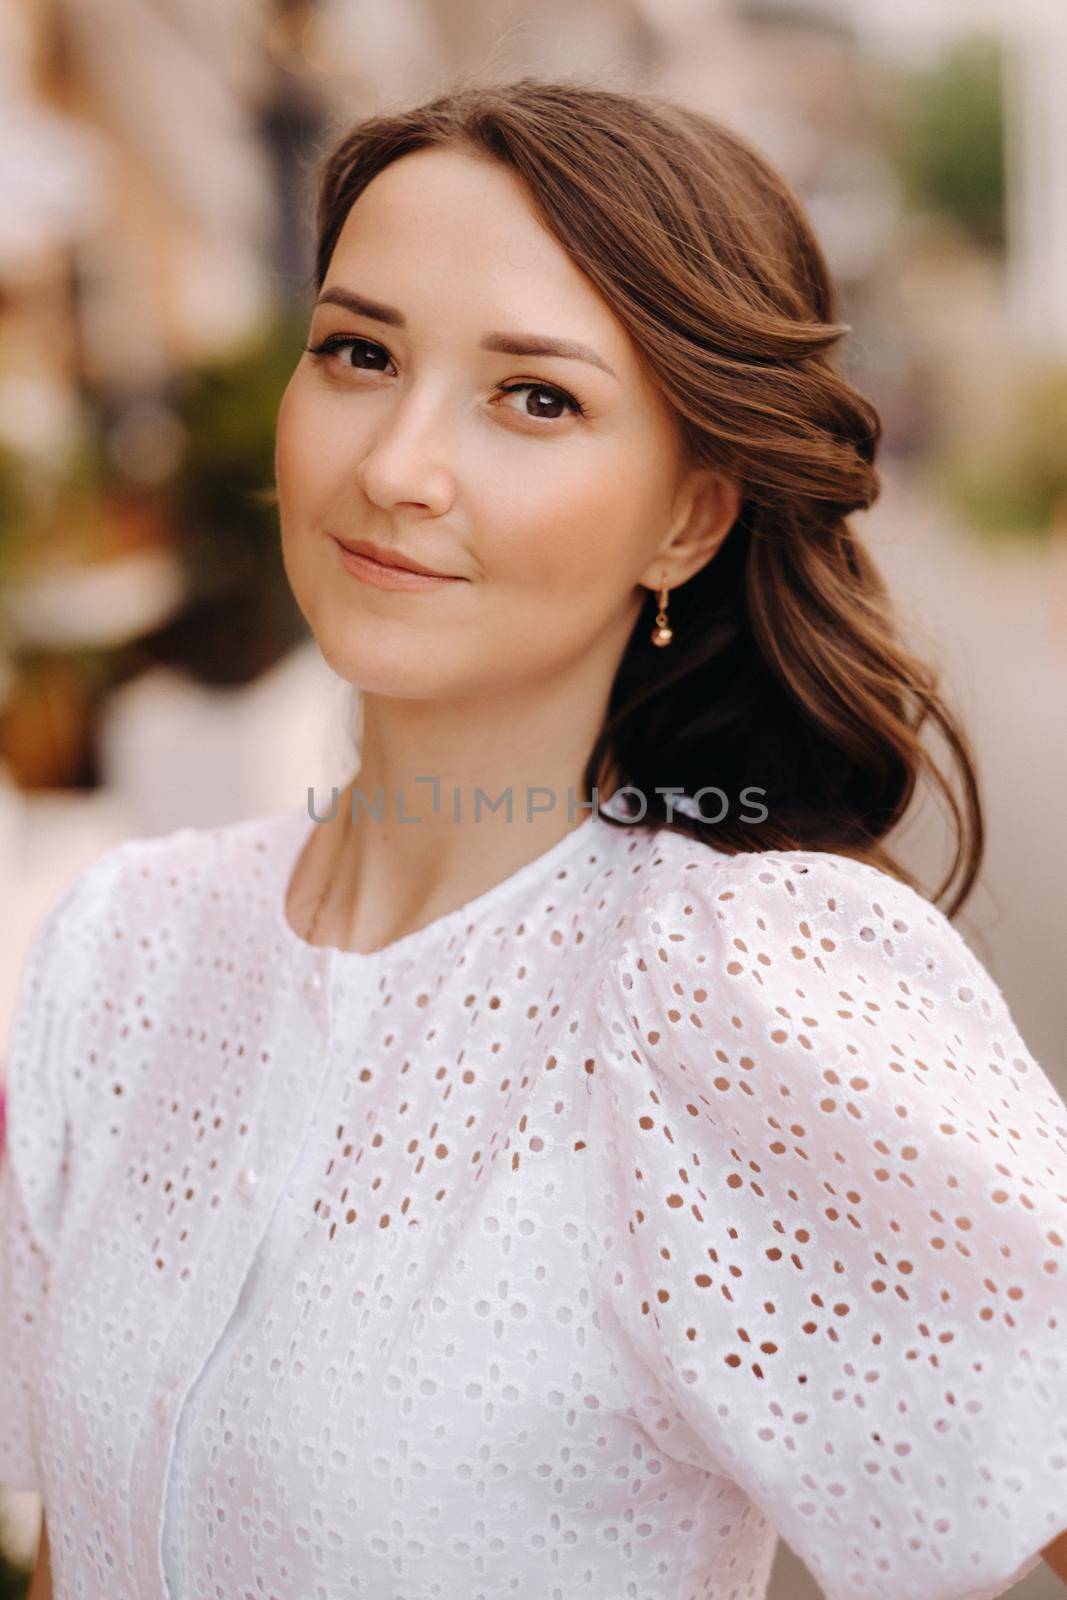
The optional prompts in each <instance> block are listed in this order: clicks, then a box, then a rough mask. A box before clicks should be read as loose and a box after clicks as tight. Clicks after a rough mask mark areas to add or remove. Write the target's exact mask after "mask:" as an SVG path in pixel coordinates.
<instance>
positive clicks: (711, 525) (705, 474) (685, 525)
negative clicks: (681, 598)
mask: <svg viewBox="0 0 1067 1600" xmlns="http://www.w3.org/2000/svg"><path fill="white" fill-rule="evenodd" d="M675 503H676V505H677V507H678V511H677V515H676V517H675V519H674V523H673V526H672V531H671V532H670V533H669V534H668V536H667V538H666V539H665V540H664V542H663V544H662V545H660V548H659V552H658V554H657V555H656V556H655V557H654V558H653V560H652V561H651V562H650V563H649V565H648V567H646V569H645V571H644V572H643V573H642V574H641V576H640V577H639V578H638V580H637V581H638V582H639V583H642V584H645V585H646V586H647V587H648V588H650V589H658V588H659V586H660V584H661V582H662V581H663V577H664V574H666V578H667V583H668V586H669V587H670V588H672V589H676V588H677V587H678V585H679V584H681V583H685V581H686V579H687V578H691V577H692V576H693V574H694V573H695V572H699V571H700V569H701V567H704V566H706V565H707V563H708V562H709V561H710V560H711V558H712V556H713V555H714V554H715V552H716V551H717V550H718V548H719V546H720V545H721V544H722V542H723V540H724V539H725V538H726V535H727V534H728V533H729V531H730V529H731V528H732V527H733V525H734V523H735V522H736V521H737V517H738V513H739V512H740V510H741V489H740V485H739V484H737V483H736V482H735V481H734V480H733V479H732V478H729V477H727V475H726V474H725V473H724V472H721V471H719V470H718V469H717V468H713V467H694V468H693V469H692V470H691V471H690V472H689V473H688V475H687V477H686V479H685V482H684V483H683V485H682V487H681V489H680V490H679V492H678V495H677V497H676V501H675Z"/></svg>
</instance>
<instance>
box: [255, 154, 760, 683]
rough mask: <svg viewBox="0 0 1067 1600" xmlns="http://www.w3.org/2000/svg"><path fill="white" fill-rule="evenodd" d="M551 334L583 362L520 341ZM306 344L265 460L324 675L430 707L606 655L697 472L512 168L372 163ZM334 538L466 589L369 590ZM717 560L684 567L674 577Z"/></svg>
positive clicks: (676, 565) (439, 158)
mask: <svg viewBox="0 0 1067 1600" xmlns="http://www.w3.org/2000/svg"><path fill="white" fill-rule="evenodd" d="M542 336H543V337H542ZM549 339H551V340H552V341H561V342H566V343H567V344H569V345H571V346H573V347H574V352H573V353H572V354H568V355H564V354H562V353H560V352H559V351H556V352H552V353H540V352H539V351H538V352H537V353H535V352H534V350H533V349H532V348H531V347H532V346H537V345H542V344H544V343H546V342H547V341H548V340H549ZM308 343H309V345H310V346H312V347H313V348H315V349H319V350H320V351H321V352H322V353H321V354H319V355H313V354H310V353H305V354H304V355H303V357H302V358H301V360H300V362H299V363H298V365H297V367H296V370H295V372H294V373H293V376H292V378H291V380H290V382H289V384H288V387H287V388H286V391H285V394H284V396H283V399H282V402H281V407H280V409H279V413H278V426H277V440H276V455H275V466H276V474H277V490H278V503H279V513H280V520H281V534H282V550H283V556H284V560H285V567H286V572H287V574H288V578H289V582H290V584H291V586H292V589H293V593H294V595H295V597H296V600H297V603H298V604H299V606H300V608H301V610H302V612H303V614H304V616H305V618H306V619H307V622H308V624H309V626H310V628H311V629H312V632H313V633H314V635H315V638H316V640H317V642H318V645H319V648H320V649H321V651H322V653H323V655H324V657H325V658H326V660H327V661H328V663H329V664H330V666H331V667H332V668H333V670H334V671H335V672H337V673H338V674H339V675H340V676H341V677H342V678H345V679H347V680H348V681H349V682H351V683H353V684H356V685H359V686H360V687H361V688H363V689H366V690H369V691H371V692H373V693H381V694H385V695H396V696H399V697H405V698H408V697H410V698H424V697H425V698H438V697H442V696H463V695H477V694H483V693H486V692H495V691H502V690H507V689H509V688H516V687H521V686H523V685H524V684H531V685H533V684H537V683H539V682H543V681H545V678H546V675H548V674H553V673H556V672H565V671H566V670H567V668H568V666H569V665H572V664H574V663H575V662H576V661H577V659H578V658H579V657H581V656H582V655H583V654H586V653H588V652H590V651H597V650H599V651H601V652H607V653H608V656H609V657H610V659H611V660H612V661H613V662H614V663H616V664H617V661H618V658H619V657H620V656H621V653H622V650H623V649H624V647H625V644H626V640H627V637H628V635H629V633H630V631H631V628H632V626H633V623H634V620H635V618H636V616H637V613H638V610H639V608H640V605H641V602H642V600H643V598H644V592H645V591H644V590H643V589H642V588H639V587H638V585H640V584H646V585H648V586H649V587H658V585H659V581H660V575H661V565H662V564H661V563H660V561H659V560H658V559H657V555H658V552H659V550H660V548H661V546H663V545H664V543H665V541H666V539H667V538H668V536H669V535H670V534H671V532H672V529H673V527H674V526H675V524H677V522H678V518H679V508H680V507H681V508H682V510H683V512H684V504H683V502H684V498H685V497H684V490H685V488H686V486H687V485H689V484H690V483H691V481H692V480H691V475H687V474H685V472H684V468H683V465H682V460H681V455H680V436H679V433H678V430H677V425H676V423H675V420H674V418H673V416H672V414H671V413H670V411H669V409H668V408H667V407H666V405H665V403H664V402H663V401H662V400H661V399H660V398H659V396H658V395H657V394H656V392H655V391H654V390H653V388H652V387H651V385H650V383H649V382H648V380H647V379H646V377H645V376H644V374H643V372H642V371H641V369H640V367H639V365H638V361H637V358H636V354H635V351H634V348H633V345H632V342H631V340H630V338H629V335H628V334H627V333H626V331H625V330H624V328H623V327H622V325H621V324H620V323H619V322H618V321H617V319H616V318H615V316H614V314H613V313H612V311H611V310H609V308H608V306H607V305H606V304H605V302H604V301H603V300H602V299H601V298H600V296H599V295H598V293H597V292H596V290H595V289H594V288H593V287H592V285H591V284H590V283H589V282H588V281H587V280H586V278H585V277H584V276H583V275H582V273H581V272H580V271H579V270H578V268H577V267H576V266H575V265H574V263H573V262H572V261H571V259H570V257H569V256H568V255H567V254H566V252H565V251H564V250H563V249H562V248H561V247H560V245H559V244H557V243H556V241H555V239H554V238H553V237H552V235H551V234H549V233H548V232H547V231H546V230H545V228H544V227H543V226H542V224H541V223H540V222H539V221H538V219H537V217H536V216H535V215H534V213H533V211H532V210H531V208H530V205H529V203H528V201H527V200H526V198H525V195H524V192H523V190H522V188H521V186H520V184H519V183H518V181H517V180H516V179H514V178H513V177H512V176H511V174H510V172H509V171H508V170H507V169H506V168H505V167H503V166H501V165H498V164H495V163H492V162H489V161H485V160H480V159H477V158H474V157H471V156H468V155H464V154H460V153H458V152H456V151H450V150H420V151H418V152H415V153H413V154H411V155H408V156H405V157H403V158H401V159H400V160H398V161H396V162H394V163H393V164H392V165H391V166H389V167H388V168H387V169H386V170H385V171H384V172H382V173H380V174H379V175H378V176H377V177H376V178H375V179H374V180H373V181H372V182H371V183H370V184H369V185H368V187H367V189H366V190H365V191H364V192H363V194H362V195H361V196H360V198H359V199H358V200H357V201H356V203H355V205H353V207H352V209H351V210H350V212H349V214H348V217H347V219H346V221H345V224H344V227H343V229H342V231H341V234H340V237H339V239H338V241H337V245H336V248H335V249H334V253H333V257H332V260H331V262H330V267H329V272H328V274H327V277H326V281H325V283H324V284H323V288H322V292H321V293H320V296H319V300H318V302H317V304H316V306H315V309H314V313H313V316H312V321H311V326H310V330H309V335H308ZM505 344H508V345H510V348H509V349H504V348H501V347H502V346H503V345H505ZM579 346H581V347H583V351H584V353H583V354H579V353H578V347H579ZM517 350H519V351H520V353H516V351H517ZM578 407H580V408H581V409H580V410H579V409H578ZM722 520H723V526H722V531H723V532H725V529H726V527H727V526H728V524H729V522H730V521H732V514H728V515H726V516H725V517H724V519H722ZM338 539H342V540H347V541H349V542H351V541H354V540H361V539H365V540H369V541H371V542H373V543H374V544H375V545H377V546H381V547H384V548H385V549H387V550H389V551H392V552H396V553H398V554H401V555H404V556H407V557H409V558H411V559H412V560H414V561H417V562H419V563H421V564H422V565H423V566H426V567H430V568H432V569H434V570H435V571H437V572H440V573H446V574H449V575H450V576H451V577H453V578H454V580H455V581H453V582H449V583H444V584H439V585H435V586H433V587H430V588H424V589H411V590H406V589H383V588H378V587H373V586H371V585H370V584H369V583H366V582H364V581H362V580H361V579H360V578H359V577H357V576H355V575H354V574H353V573H352V571H351V570H350V568H349V566H348V565H346V564H345V560H344V558H343V556H342V552H341V548H340V546H339V544H338V542H337V540H338ZM707 553H708V552H707V551H705V552H703V553H701V552H700V551H699V550H695V549H694V550H692V551H690V550H689V549H688V547H687V548H686V549H683V550H682V552H681V556H680V558H679V557H678V556H672V558H671V559H672V562H673V565H672V566H671V576H670V580H669V581H670V582H671V583H672V584H674V583H678V582H680V581H683V579H684V578H686V577H688V576H690V575H691V574H692V572H694V571H695V570H697V568H698V567H699V566H701V565H703V562H704V559H706V555H707ZM609 681H610V680H609Z"/></svg>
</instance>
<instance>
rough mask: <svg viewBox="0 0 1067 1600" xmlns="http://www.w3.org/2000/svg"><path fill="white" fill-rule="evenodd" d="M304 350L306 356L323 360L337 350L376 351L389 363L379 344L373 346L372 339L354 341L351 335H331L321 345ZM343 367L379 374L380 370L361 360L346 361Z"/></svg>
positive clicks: (386, 354)
mask: <svg viewBox="0 0 1067 1600" xmlns="http://www.w3.org/2000/svg"><path fill="white" fill-rule="evenodd" d="M304 349H305V350H306V351H307V353H308V355H310V356H315V357H318V358H320V359H323V360H325V359H328V358H329V357H330V356H333V355H336V353H337V352H338V351H339V350H344V349H349V350H360V351H366V350H371V351H377V352H378V354H379V355H380V356H382V357H384V359H385V361H386V363H388V361H389V352H388V351H387V350H384V349H383V348H382V346H381V345H380V344H375V343H374V341H373V340H372V339H354V338H353V337H352V336H351V334H337V333H335V334H331V335H330V337H329V338H328V339H323V341H322V343H321V344H315V345H311V344H306V345H305V346H304ZM344 365H345V366H347V367H353V368H355V369H356V370H358V371H370V372H380V371H381V370H382V369H381V368H380V367H377V366H373V365H368V364H366V363H365V362H363V361H362V360H360V361H356V362H351V361H346V362H344Z"/></svg>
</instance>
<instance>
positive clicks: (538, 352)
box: [315, 288, 622, 383]
mask: <svg viewBox="0 0 1067 1600" xmlns="http://www.w3.org/2000/svg"><path fill="white" fill-rule="evenodd" d="M315 305H316V306H325V305H332V306H341V307H342V308H343V309H344V310H345V311H352V312H354V313H355V314H356V316H360V317H370V318H371V319H372V320H373V321H374V322H384V323H386V324H387V325H388V326H389V327H390V328H406V327H407V323H406V322H405V321H404V317H403V315H402V313H401V312H399V311H397V309H396V307H395V306H385V305H382V304H381V302H380V301H378V300H368V299H367V297H366V295H362V294H356V292H355V291H354V290H353V289H341V288H337V289H325V290H323V292H322V294H320V295H319V297H318V299H317V300H316V301H315ZM480 348H481V349H482V350H496V351H499V352H500V353H501V354H503V355H509V356H562V357H563V359H564V360H566V361H588V362H589V363H590V365H591V366H594V367H599V368H600V370H601V372H606V373H607V374H608V375H609V377H612V378H614V379H615V380H616V381H617V382H620V383H621V381H622V380H621V379H620V378H619V375H618V373H617V372H616V371H615V370H614V369H613V368H612V367H609V366H608V364H607V362H606V361H605V360H604V358H603V356H598V355H597V353H596V351H595V350H593V349H591V348H590V347H589V345H586V344H579V343H578V342H577V341H576V340H574V339H554V338H552V337H551V336H550V335H549V334H541V333H487V334H486V335H485V337H484V339H482V341H481V344H480Z"/></svg>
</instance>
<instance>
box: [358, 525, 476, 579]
mask: <svg viewBox="0 0 1067 1600" xmlns="http://www.w3.org/2000/svg"><path fill="white" fill-rule="evenodd" d="M330 538H331V539H332V540H333V542H334V544H335V545H336V546H337V551H338V554H339V556H340V558H341V564H342V566H343V567H344V568H345V569H346V571H348V572H350V573H351V574H352V576H353V577H354V578H359V579H360V580H361V581H362V582H363V583H369V584H370V585H371V586H372V588H375V589H408V590H413V589H439V588H441V586H442V585H443V584H446V583H462V582H463V581H464V580H463V579H462V578H453V577H450V576H448V574H446V573H442V572H428V571H425V570H419V569H413V568H412V567H408V566H401V565H400V564H399V563H393V562H389V561H385V560H381V561H379V560H377V559H376V558H375V557H374V556H373V555H372V554H367V553H364V552H369V551H373V550H375V549H380V546H376V545H371V544H368V543H367V542H366V541H364V540H361V541H360V546H361V547H362V548H354V547H353V546H351V545H348V544H343V543H342V542H341V540H340V539H338V538H337V536H336V534H331V535H330ZM382 554H383V556H384V555H385V552H384V551H383V552H382Z"/></svg>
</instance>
